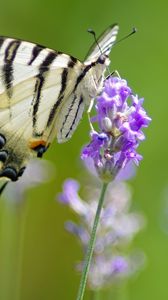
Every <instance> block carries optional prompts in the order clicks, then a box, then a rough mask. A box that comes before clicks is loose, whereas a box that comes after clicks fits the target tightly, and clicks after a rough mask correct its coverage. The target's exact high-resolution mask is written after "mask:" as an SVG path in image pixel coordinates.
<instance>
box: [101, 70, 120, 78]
mask: <svg viewBox="0 0 168 300" xmlns="http://www.w3.org/2000/svg"><path fill="white" fill-rule="evenodd" d="M111 76H113V77H114V76H117V77H118V78H120V79H121V76H120V74H119V72H118V71H117V70H114V71H113V72H112V73H110V74H109V75H107V77H106V78H105V80H106V79H108V78H109V77H111Z"/></svg>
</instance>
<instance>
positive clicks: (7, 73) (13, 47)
mask: <svg viewBox="0 0 168 300" xmlns="http://www.w3.org/2000/svg"><path fill="white" fill-rule="evenodd" d="M20 44H21V41H18V40H13V41H11V42H10V43H9V44H8V46H7V48H6V49H5V57H4V66H3V80H4V84H5V86H6V92H7V95H8V97H9V98H11V97H12V85H13V80H14V78H13V62H14V59H15V56H16V53H17V50H18V48H19V46H20Z"/></svg>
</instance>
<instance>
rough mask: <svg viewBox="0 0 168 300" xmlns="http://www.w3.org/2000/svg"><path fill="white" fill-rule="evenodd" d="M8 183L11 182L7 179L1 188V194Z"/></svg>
mask: <svg viewBox="0 0 168 300" xmlns="http://www.w3.org/2000/svg"><path fill="white" fill-rule="evenodd" d="M8 183H9V181H6V182H4V184H3V185H2V186H1V188H0V196H1V195H2V193H3V191H4V189H5V187H6V186H7V184H8Z"/></svg>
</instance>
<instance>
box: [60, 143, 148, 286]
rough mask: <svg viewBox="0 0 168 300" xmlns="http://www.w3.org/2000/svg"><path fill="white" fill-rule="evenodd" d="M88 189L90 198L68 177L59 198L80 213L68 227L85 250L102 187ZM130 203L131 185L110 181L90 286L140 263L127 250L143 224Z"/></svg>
mask: <svg viewBox="0 0 168 300" xmlns="http://www.w3.org/2000/svg"><path fill="white" fill-rule="evenodd" d="M96 139H97V137H96ZM98 143H99V141H98ZM100 144H101V142H100ZM86 191H87V198H88V201H84V200H83V199H82V198H81V197H80V195H79V184H78V182H77V181H75V180H73V179H68V180H66V181H65V183H64V185H63V191H62V193H61V194H59V201H61V202H62V203H63V204H66V205H68V206H69V207H70V208H71V209H72V210H73V211H74V212H75V213H77V214H78V216H79V222H78V223H74V222H72V221H68V222H66V224H65V227H66V229H67V230H68V231H69V232H70V233H72V234H73V235H75V236H76V237H77V239H78V240H79V241H80V243H81V245H82V248H83V251H84V252H85V251H86V249H87V246H88V242H89V239H90V234H91V230H92V225H93V220H94V217H95V212H96V208H97V197H98V195H99V194H100V187H94V186H93V185H92V186H90V189H89V187H86ZM130 206H131V192H130V189H129V187H128V185H127V184H125V183H123V182H121V181H115V182H112V183H109V186H108V189H107V193H106V196H105V201H104V207H103V209H102V212H101V218H100V223H99V227H98V230H97V237H96V244H95V248H94V254H93V260H92V263H91V268H90V272H89V286H90V288H91V289H97V288H102V287H103V286H106V285H108V284H110V283H112V282H113V281H116V279H120V278H123V277H128V276H130V275H131V274H134V273H135V271H137V269H139V266H141V263H138V262H137V259H136V260H135V259H134V258H132V256H131V255H129V254H127V255H126V254H125V253H124V251H125V249H126V248H127V246H128V247H129V245H130V243H131V241H132V240H133V238H134V236H135V235H136V234H137V233H138V232H139V230H140V229H141V228H142V227H143V225H144V219H143V216H141V215H140V214H137V213H133V212H130ZM123 249H124V251H123ZM142 263H143V262H142ZM82 266H83V262H82V263H80V264H78V265H77V269H78V270H79V271H81V270H82Z"/></svg>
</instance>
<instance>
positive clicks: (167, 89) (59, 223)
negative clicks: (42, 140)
mask: <svg viewBox="0 0 168 300" xmlns="http://www.w3.org/2000/svg"><path fill="white" fill-rule="evenodd" d="M0 12H1V17H0V34H1V35H7V36H14V37H18V38H21V39H25V40H30V41H34V42H37V43H39V44H43V45H46V46H48V47H50V48H55V49H58V50H60V51H63V52H65V53H70V54H72V55H73V56H76V57H78V58H79V59H81V60H82V59H83V58H84V57H85V55H86V53H87V51H88V48H89V47H90V45H91V43H92V37H91V36H90V35H89V34H87V32H86V29H87V28H89V27H92V28H94V29H95V31H96V32H97V33H98V34H100V33H101V32H102V31H103V30H104V29H105V28H106V27H107V26H108V25H109V24H112V23H115V22H117V23H119V25H120V32H119V38H121V37H123V36H124V35H125V34H128V33H129V32H130V31H131V29H132V27H133V26H136V27H137V28H138V32H137V34H135V35H134V36H132V37H131V38H129V39H127V40H125V41H123V42H122V43H120V44H118V45H117V46H116V47H114V49H113V50H112V53H111V61H112V63H111V70H115V69H117V70H118V71H119V73H120V75H121V76H122V77H123V78H126V79H127V80H128V82H129V85H130V86H131V87H132V88H133V90H134V91H135V92H137V93H138V94H139V96H144V97H145V108H146V109H147V111H148V113H149V115H150V116H151V117H152V119H153V122H152V124H151V125H150V127H149V129H147V130H146V134H147V139H146V141H145V142H144V143H143V144H142V145H141V147H140V153H141V154H142V155H143V156H144V160H143V161H142V162H141V164H140V167H139V169H138V171H137V175H136V177H135V178H134V179H133V180H132V181H131V186H132V188H133V190H134V194H133V197H134V207H135V208H136V209H138V210H139V211H141V212H143V213H144V214H145V215H146V219H147V227H146V229H145V230H144V231H143V232H142V233H140V234H139V235H138V236H137V238H136V240H135V243H134V244H135V248H141V249H142V250H143V251H144V252H145V253H146V256H147V265H146V268H145V269H144V270H143V271H142V272H141V273H140V274H139V276H136V277H135V278H133V279H131V280H130V281H129V283H128V285H127V295H126V294H124V295H123V298H122V299H130V300H141V299H145V300H146V299H149V298H150V299H153V300H158V299H162V300H167V299H168V285H167V280H168V211H167V210H168V205H167V202H168V159H167V153H168V125H167V120H168V17H167V15H168V2H167V1H166V0H165V1H164V0H160V1H152V0H149V1H147V0H141V1H131V0H127V1H113V0H106V1H105V2H102V1H100V0H97V1H96V0H90V1H88V0H85V1H80V0H72V1H68V0H64V1H56V0H55V1H52V0H48V1H44V0H25V1H21V0H15V1H12V0H11V1H10V0H6V1H2V0H1V1H0ZM88 130H89V128H88V123H87V118H86V116H84V118H83V120H82V122H81V123H80V126H79V127H78V130H77V131H76V132H75V134H74V136H73V138H72V139H71V140H70V141H69V142H68V143H66V144H62V145H58V144H57V143H56V141H55V142H54V143H53V145H52V147H51V148H50V149H49V151H48V152H47V153H46V155H45V158H46V159H47V160H50V161H52V162H53V164H54V166H55V175H54V176H53V179H52V181H51V182H49V183H47V184H43V185H41V186H39V187H37V188H34V189H32V190H31V191H29V192H28V193H27V197H26V200H25V202H24V203H22V204H14V203H12V204H11V202H10V201H4V200H1V202H0V262H1V263H0V299H2V300H16V299H17V300H23V299H24V300H29V299H31V300H35V299H36V300H46V299H47V300H54V299H69V300H71V299H75V296H76V293H77V288H78V283H79V276H78V275H77V274H76V272H75V271H74V265H75V262H76V261H78V260H79V259H80V258H81V257H82V252H81V248H80V246H79V244H78V243H77V241H76V240H75V238H73V237H72V236H70V235H69V234H68V233H66V232H65V230H64V222H65V220H67V219H70V218H71V219H72V218H74V216H73V214H72V212H71V211H70V210H68V208H67V207H63V206H61V205H60V204H59V203H58V202H57V201H56V195H57V193H58V192H60V191H61V185H62V183H63V181H64V179H65V178H67V177H73V178H76V179H81V166H80V164H79V154H80V151H81V147H82V145H83V144H85V143H86V142H87V141H88ZM19 237H21V239H20V238H19ZM18 272H19V274H20V275H19V276H20V279H19V280H18V275H17V274H18ZM17 284H18V285H19V287H18V289H17V291H19V292H18V294H17V295H16V294H15V290H16V285H17ZM88 297H89V295H88V294H87V295H86V299H89V298H88Z"/></svg>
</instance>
